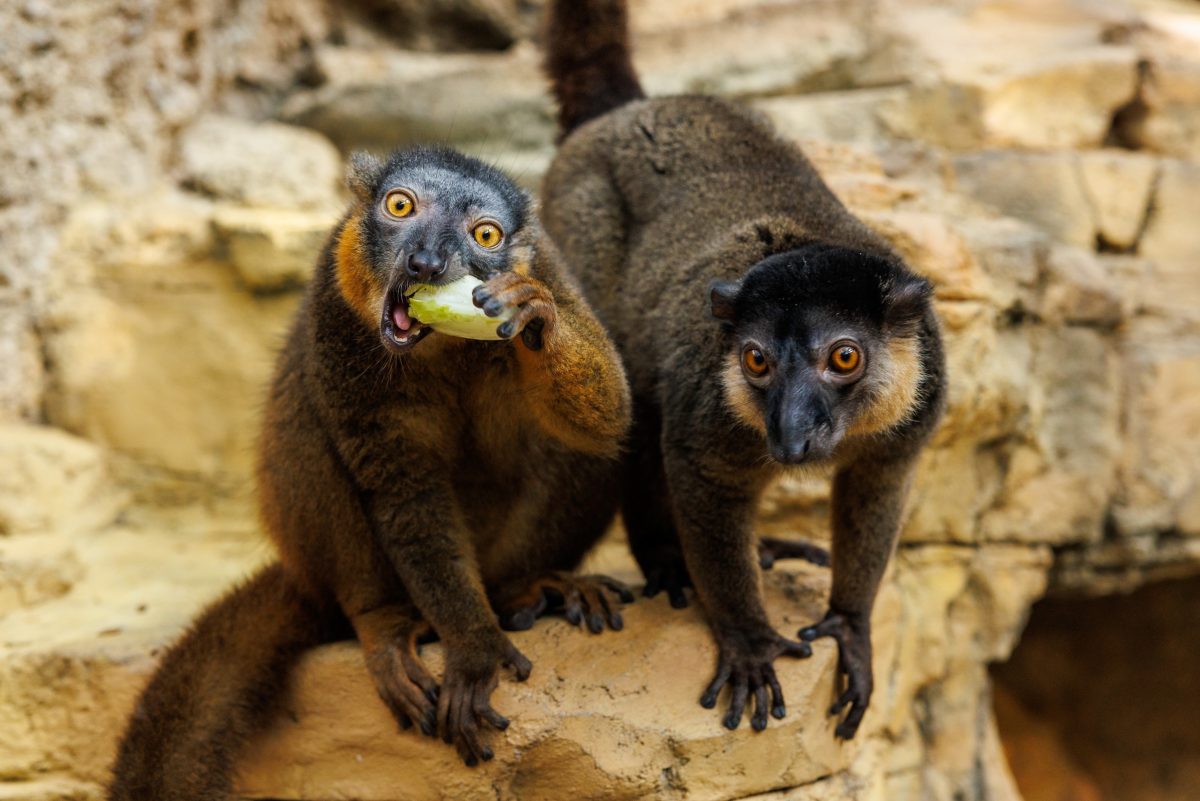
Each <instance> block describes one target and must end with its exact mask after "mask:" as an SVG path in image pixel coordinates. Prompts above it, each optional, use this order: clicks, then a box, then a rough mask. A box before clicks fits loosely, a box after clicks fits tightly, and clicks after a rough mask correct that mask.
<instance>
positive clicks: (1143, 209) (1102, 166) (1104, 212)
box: [1079, 150, 1158, 250]
mask: <svg viewBox="0 0 1200 801" xmlns="http://www.w3.org/2000/svg"><path fill="white" fill-rule="evenodd" d="M1079 168H1080V173H1081V175H1082V177H1083V188H1084V192H1085V193H1086V195H1087V198H1088V202H1089V203H1090V204H1091V207H1092V212H1093V216H1094V220H1095V226H1096V233H1097V234H1099V235H1100V236H1101V237H1103V241H1104V243H1105V245H1106V246H1107V247H1110V248H1114V249H1119V250H1129V249H1132V248H1133V247H1134V245H1135V244H1136V243H1137V241H1138V237H1139V236H1140V235H1141V233H1142V226H1143V225H1144V224H1145V221H1146V217H1147V215H1148V214H1149V212H1150V208H1149V204H1150V197H1151V190H1152V189H1153V188H1154V182H1155V177H1156V175H1157V173H1158V167H1157V165H1156V163H1155V160H1154V159H1153V158H1152V157H1150V156H1146V155H1143V154H1139V153H1129V152H1124V151H1112V150H1104V151H1090V152H1085V153H1081V154H1080V156H1079Z"/></svg>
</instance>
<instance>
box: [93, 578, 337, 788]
mask: <svg viewBox="0 0 1200 801" xmlns="http://www.w3.org/2000/svg"><path fill="white" fill-rule="evenodd" d="M331 629H332V625H331V623H330V621H329V620H326V619H323V616H322V614H321V612H320V610H318V609H317V607H316V606H315V604H314V603H313V602H312V601H310V600H308V599H306V598H305V597H304V596H303V595H302V594H301V593H300V592H299V591H298V590H297V589H296V588H295V587H294V586H293V585H292V583H291V582H290V581H289V580H288V579H287V578H286V577H285V576H284V573H283V569H282V568H281V567H280V566H279V565H278V564H276V565H272V566H270V567H267V568H265V569H264V570H263V571H262V572H260V573H258V574H257V575H255V576H254V577H253V578H251V579H250V580H249V581H247V582H246V583H245V584H244V585H242V586H241V587H238V588H237V589H235V590H233V591H231V592H230V593H229V594H228V595H226V596H225V597H224V598H222V599H221V600H220V601H218V602H217V603H216V604H214V605H213V606H211V607H210V608H209V609H208V610H207V611H206V612H205V613H204V614H203V615H202V616H201V617H200V619H199V620H197V621H196V623H195V624H194V625H193V626H192V628H191V630H190V631H188V632H187V634H185V635H184V637H183V639H181V640H180V641H179V642H178V643H177V644H176V645H175V646H173V647H172V648H171V649H170V650H169V651H168V652H167V654H166V656H165V657H164V658H163V660H162V664H161V665H160V666H159V668H158V672H157V673H156V674H155V675H154V678H153V679H151V681H150V684H149V686H147V687H146V689H145V691H144V692H143V693H142V697H141V699H140V700H139V701H138V704H137V707H136V708H135V710H134V713H133V716H132V718H131V720H130V722H129V728H128V729H127V730H126V732H125V737H124V739H123V740H122V741H121V747H120V751H119V753H118V755H117V762H116V765H115V766H114V768H113V782H112V785H111V786H110V788H109V799H111V801H167V800H168V799H170V801H229V799H231V798H232V783H233V772H234V767H235V764H236V760H237V757H238V755H239V754H240V752H241V749H242V746H243V744H245V742H246V741H247V739H248V738H249V737H250V736H251V735H252V734H254V733H255V732H256V731H257V730H258V729H260V728H261V727H262V726H263V725H264V724H265V723H266V722H267V719H268V716H269V715H270V713H271V712H272V711H273V710H274V709H275V702H277V701H278V700H279V698H280V696H281V695H282V693H283V688H284V686H285V685H286V680H287V671H288V668H289V667H290V666H291V665H292V663H293V662H294V661H295V660H296V657H297V656H299V654H300V653H301V652H302V651H303V650H305V649H307V648H311V647H313V646H315V645H318V644H320V643H321V642H324V641H327V640H329V639H331V638H332V636H331V634H332V633H331Z"/></svg>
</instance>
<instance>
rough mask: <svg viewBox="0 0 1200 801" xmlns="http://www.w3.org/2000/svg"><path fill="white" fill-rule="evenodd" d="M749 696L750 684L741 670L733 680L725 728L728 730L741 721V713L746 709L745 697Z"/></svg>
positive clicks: (735, 726)
mask: <svg viewBox="0 0 1200 801" xmlns="http://www.w3.org/2000/svg"><path fill="white" fill-rule="evenodd" d="M749 696H750V685H749V682H748V681H747V676H746V674H745V673H742V672H741V671H739V672H738V675H737V676H736V677H734V680H733V697H732V698H731V699H730V701H729V712H728V713H727V714H726V715H725V720H724V721H723V722H724V724H725V728H727V729H729V730H730V731H732V730H734V729H736V728H737V727H738V726H739V725H741V723H742V713H743V712H744V711H745V710H746V699H747V698H748V697H749Z"/></svg>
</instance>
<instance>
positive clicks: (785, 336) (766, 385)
mask: <svg viewBox="0 0 1200 801" xmlns="http://www.w3.org/2000/svg"><path fill="white" fill-rule="evenodd" d="M928 297H929V286H928V284H927V283H926V282H925V281H924V280H923V279H920V278H918V277H916V276H914V275H912V274H911V273H909V272H908V271H907V270H906V269H905V268H904V267H903V266H902V265H899V264H896V263H892V262H889V261H886V260H884V259H881V258H878V257H875V256H869V255H866V254H862V253H859V252H856V251H850V250H845V249H840V248H832V247H829V246H817V245H813V246H806V247H804V248H801V249H799V250H795V251H790V252H787V253H782V254H778V255H775V256H771V257H769V258H767V259H764V260H763V261H762V262H759V263H758V264H756V265H755V266H754V267H753V268H752V269H751V270H750V271H749V272H748V273H747V275H746V277H745V278H744V279H743V280H742V281H740V282H736V283H718V284H715V285H714V286H713V288H712V304H713V314H714V316H716V317H717V318H719V319H721V320H722V321H724V324H725V333H726V337H727V341H728V345H729V350H728V352H727V354H726V369H725V375H724V384H725V394H726V401H727V403H728V404H729V406H730V408H731V410H732V411H733V412H734V413H735V414H736V415H737V416H738V417H739V418H740V419H741V420H742V421H744V422H746V423H748V424H749V425H751V426H753V427H755V428H757V429H758V430H759V431H761V432H762V433H763V434H765V436H766V441H767V450H768V452H769V454H770V456H771V457H772V458H774V459H775V460H776V461H778V462H780V463H783V464H789V465H794V464H803V463H818V462H821V461H824V460H827V459H830V458H831V457H832V456H833V455H834V451H835V450H836V448H837V447H838V445H839V444H840V443H841V442H842V441H843V439H845V438H846V437H847V436H863V435H869V434H874V433H879V432H881V431H884V430H887V429H888V428H891V427H893V426H895V425H896V424H898V423H900V422H902V421H903V420H904V419H905V418H906V417H907V415H908V414H909V413H910V412H911V410H912V408H913V407H914V405H915V403H916V401H917V397H918V392H919V386H920V381H921V365H920V353H919V349H918V342H917V339H916V336H917V328H918V325H919V322H920V320H921V318H922V316H923V315H924V313H925V310H926V308H927V305H928V302H929V301H928Z"/></svg>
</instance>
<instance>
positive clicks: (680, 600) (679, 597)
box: [671, 590, 688, 609]
mask: <svg viewBox="0 0 1200 801" xmlns="http://www.w3.org/2000/svg"><path fill="white" fill-rule="evenodd" d="M687 605H688V601H687V596H686V595H684V594H683V591H682V590H680V591H679V592H678V593H677V594H674V595H672V596H671V606H672V607H674V608H675V609H687Z"/></svg>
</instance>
